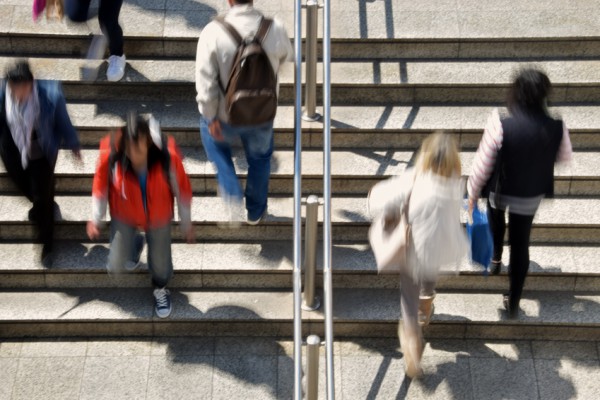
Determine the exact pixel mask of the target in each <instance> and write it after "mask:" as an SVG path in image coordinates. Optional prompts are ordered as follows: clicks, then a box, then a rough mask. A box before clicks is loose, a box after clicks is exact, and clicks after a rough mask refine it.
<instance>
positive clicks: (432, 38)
mask: <svg viewBox="0 0 600 400" xmlns="http://www.w3.org/2000/svg"><path fill="white" fill-rule="evenodd" d="M255 5H256V6H257V8H259V9H262V10H263V11H265V12H266V13H267V14H268V15H274V16H277V17H279V18H280V19H281V20H282V21H283V22H284V24H285V25H286V27H287V29H288V33H289V34H290V36H292V34H293V33H294V32H293V26H294V12H293V7H294V2H292V1H288V0H279V1H278V0H256V1H255ZM331 7H332V12H333V13H334V15H339V16H340V17H339V18H338V19H336V23H335V24H332V31H331V34H332V38H333V40H332V51H333V56H334V57H339V58H348V57H362V58H382V57H386V58H389V57H391V58H396V57H398V55H399V54H400V55H402V57H430V58H449V57H465V58H481V57H509V58H512V57H539V58H545V57H563V56H564V55H565V54H569V55H572V56H581V57H597V56H598V55H599V54H600V40H599V39H598V28H599V26H598V22H597V20H596V18H594V17H593V16H594V15H595V14H596V13H597V11H598V4H597V1H595V0H594V1H591V2H590V1H581V0H580V1H576V2H573V1H568V0H553V1H545V2H535V3H533V4H532V3H527V5H523V4H521V3H519V2H513V1H502V2H492V1H485V4H481V3H480V2H475V1H473V0H460V1H458V2H455V1H444V2H439V1H435V0H426V1H424V2H423V1H421V2H418V3H410V2H409V3H407V2H403V1H401V2H398V1H388V2H352V3H348V2H346V1H343V0H336V1H332V5H331ZM226 9H227V5H226V3H223V2H222V1H220V0H209V1H202V2H200V1H166V2H164V1H158V2H154V1H153V2H140V1H133V2H128V3H125V5H124V7H123V9H122V12H121V20H122V21H124V22H123V30H124V34H125V52H126V54H127V55H128V56H137V57H152V58H156V57H187V58H192V57H194V56H195V52H196V42H197V38H198V35H199V34H200V32H201V31H202V29H203V28H204V26H205V25H206V24H207V23H208V22H209V21H210V20H211V18H212V17H213V16H214V15H215V14H216V13H218V12H222V11H224V10H226ZM320 14H321V17H320V18H322V13H320ZM0 15H2V20H1V22H2V23H0V44H2V46H0V49H4V50H3V53H5V54H16V55H19V56H23V55H37V54H53V55H63V56H65V55H73V54H77V55H81V54H85V51H86V49H87V46H88V45H89V37H90V35H91V34H97V33H99V32H100V29H99V26H98V23H97V20H96V19H95V18H93V19H90V21H88V23H86V24H74V23H70V22H68V21H66V22H65V23H53V22H46V21H45V20H42V21H40V22H39V23H37V24H34V23H32V21H31V7H29V6H26V5H23V4H22V2H18V1H17V0H3V2H2V3H0ZM303 36H304V33H303ZM319 36H321V33H320V34H319Z"/></svg>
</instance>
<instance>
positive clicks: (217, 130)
mask: <svg viewBox="0 0 600 400" xmlns="http://www.w3.org/2000/svg"><path fill="white" fill-rule="evenodd" d="M208 131H209V132H210V136H212V138H213V139H215V140H216V141H217V142H222V141H223V140H224V139H225V138H224V137H223V131H222V130H221V121H219V119H217V118H215V119H214V120H212V122H211V123H210V124H208Z"/></svg>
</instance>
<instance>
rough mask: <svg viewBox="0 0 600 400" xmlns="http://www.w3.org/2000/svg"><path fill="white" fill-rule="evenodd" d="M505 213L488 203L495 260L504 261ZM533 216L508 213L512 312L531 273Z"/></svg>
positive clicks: (516, 306) (517, 304)
mask: <svg viewBox="0 0 600 400" xmlns="http://www.w3.org/2000/svg"><path fill="white" fill-rule="evenodd" d="M505 214H506V213H505V211H503V210H497V209H495V208H492V206H491V205H490V203H489V201H488V219H489V222H490V227H491V228H492V235H493V236H494V258H493V260H502V250H503V245H504V233H505V232H506V219H505V217H506V215H505ZM532 224H533V215H519V214H513V213H510V212H509V213H508V243H509V245H510V258H509V260H510V261H509V266H508V276H509V279H510V290H509V292H508V294H509V302H510V308H511V310H517V309H518V307H519V302H520V301H521V295H522V294H523V285H525V278H526V277H527V272H528V271H529V240H530V236H531V226H532Z"/></svg>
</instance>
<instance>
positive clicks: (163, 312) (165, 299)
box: [154, 288, 172, 318]
mask: <svg viewBox="0 0 600 400" xmlns="http://www.w3.org/2000/svg"><path fill="white" fill-rule="evenodd" d="M171 311H172V308H171V292H169V290H168V289H165V288H162V289H159V288H156V289H154V312H156V315H157V316H158V318H167V317H168V316H169V315H171Z"/></svg>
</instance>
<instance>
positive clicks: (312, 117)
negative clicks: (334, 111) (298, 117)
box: [302, 113, 321, 122]
mask: <svg viewBox="0 0 600 400" xmlns="http://www.w3.org/2000/svg"><path fill="white" fill-rule="evenodd" d="M302 120H303V121H307V122H316V121H319V120H321V114H319V113H316V114H314V115H308V114H306V113H304V114H302Z"/></svg>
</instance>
